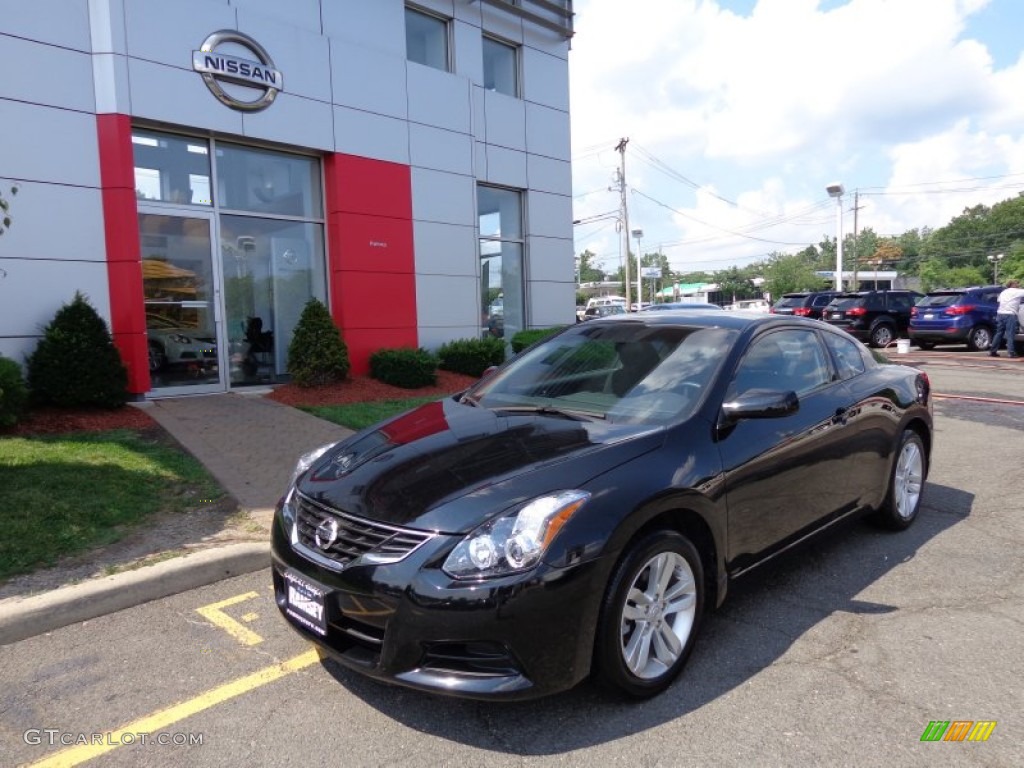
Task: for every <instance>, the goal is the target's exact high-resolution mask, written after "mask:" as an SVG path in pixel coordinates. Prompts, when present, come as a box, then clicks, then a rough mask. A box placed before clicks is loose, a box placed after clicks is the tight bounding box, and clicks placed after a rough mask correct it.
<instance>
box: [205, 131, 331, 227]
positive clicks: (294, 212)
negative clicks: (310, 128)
mask: <svg viewBox="0 0 1024 768" xmlns="http://www.w3.org/2000/svg"><path fill="white" fill-rule="evenodd" d="M217 192H218V193H219V197H218V204H219V206H220V207H221V208H224V209H228V210H233V211H248V212H250V213H265V214H272V215H277V216H301V217H304V218H319V217H320V216H321V215H322V211H323V202H322V201H321V193H320V164H319V163H318V162H317V161H316V159H314V158H312V157H305V156H302V155H288V154H284V153H282V152H271V151H269V150H264V149H252V148H250V147H239V146H236V145H233V144H218V145H217Z"/></svg>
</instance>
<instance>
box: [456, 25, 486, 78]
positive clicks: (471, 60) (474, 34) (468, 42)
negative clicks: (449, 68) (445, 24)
mask: <svg viewBox="0 0 1024 768" xmlns="http://www.w3.org/2000/svg"><path fill="white" fill-rule="evenodd" d="M452 40H453V41H454V43H453V45H454V48H455V50H454V53H455V71H456V73H458V74H459V75H461V76H462V77H468V78H469V79H470V80H471V81H472V82H474V83H483V81H484V46H483V38H482V37H481V36H480V27H479V26H475V27H474V26H473V25H472V24H466V23H465V22H461V21H456V22H453V23H452Z"/></svg>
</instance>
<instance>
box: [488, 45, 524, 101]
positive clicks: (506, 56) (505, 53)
mask: <svg viewBox="0 0 1024 768" xmlns="http://www.w3.org/2000/svg"><path fill="white" fill-rule="evenodd" d="M484 88H486V89H487V90H489V91H497V92H498V93H504V94H507V95H509V96H519V62H518V50H517V49H516V47H515V46H512V45H508V44H507V43H502V42H500V41H498V40H495V39H494V38H491V37H485V38H484Z"/></svg>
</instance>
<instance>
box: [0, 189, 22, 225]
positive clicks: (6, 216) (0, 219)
mask: <svg viewBox="0 0 1024 768" xmlns="http://www.w3.org/2000/svg"><path fill="white" fill-rule="evenodd" d="M9 194H10V195H11V197H14V196H15V195H16V194H18V188H17V186H12V187H11V188H10V193H9ZM11 221H12V219H11V203H10V201H9V200H7V199H6V198H5V197H4V195H3V192H0V235H2V234H3V233H4V232H6V231H7V230H8V229H10V228H11Z"/></svg>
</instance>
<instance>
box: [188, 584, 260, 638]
mask: <svg viewBox="0 0 1024 768" xmlns="http://www.w3.org/2000/svg"><path fill="white" fill-rule="evenodd" d="M255 597H259V593H257V592H246V593H245V594H244V595H235V596H234V597H229V598H228V599H227V600H221V601H220V602H219V603H211V604H210V605H204V606H203V607H202V608H196V613H198V614H199V615H200V616H202V617H203V618H204V619H206V620H207V621H209V622H211V623H213V624H216V625H217V626H218V627H220V628H221V629H223V630H224V631H225V632H227V633H228V634H229V635H231V636H232V637H233V638H235V639H236V640H237V641H238V642H240V643H241V644H242V645H256V644H257V643H262V642H263V638H262V637H260V636H259V635H257V634H256V633H255V632H253V631H252V630H251V629H247V628H246V627H243V626H242V625H241V624H239V623H238V622H237V621H235V620H234V619H232V618H231V617H230V616H228V615H227V614H226V613H224V612H223V611H222V610H221V609H222V608H227V607H228V606H229V605H235V604H237V603H242V602H245V601H246V600H252V599H253V598H255Z"/></svg>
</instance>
